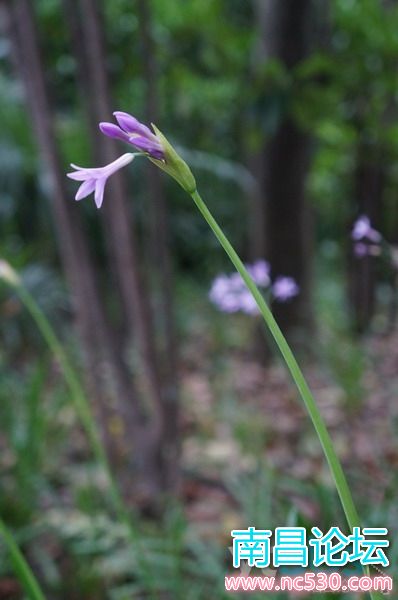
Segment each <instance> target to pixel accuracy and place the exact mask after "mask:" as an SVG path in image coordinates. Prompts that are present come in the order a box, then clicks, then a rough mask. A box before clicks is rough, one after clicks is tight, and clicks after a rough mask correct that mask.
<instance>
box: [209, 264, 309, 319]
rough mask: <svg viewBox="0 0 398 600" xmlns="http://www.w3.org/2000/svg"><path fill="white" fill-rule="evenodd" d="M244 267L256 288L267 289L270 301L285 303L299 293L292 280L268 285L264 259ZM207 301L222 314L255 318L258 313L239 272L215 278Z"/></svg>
mask: <svg viewBox="0 0 398 600" xmlns="http://www.w3.org/2000/svg"><path fill="white" fill-rule="evenodd" d="M245 266H246V269H247V271H248V273H249V274H250V276H251V277H252V279H253V281H254V282H255V283H256V285H257V286H258V287H260V288H263V289H266V288H269V287H270V291H271V294H272V297H273V299H275V300H277V301H279V302H286V301H288V300H290V299H291V298H293V297H294V296H297V294H298V293H299V287H298V285H297V283H296V282H295V281H294V279H293V278H292V277H277V278H276V279H275V281H274V283H273V284H272V285H271V277H270V266H269V264H268V263H267V262H266V261H265V260H257V261H256V262H254V263H253V264H249V265H245ZM209 298H210V300H211V301H212V302H213V304H215V305H216V306H217V307H218V308H219V309H220V310H222V311H223V312H227V313H235V312H244V313H246V314H248V315H258V314H259V312H260V311H259V308H258V306H257V304H256V301H255V300H254V298H253V296H252V295H251V293H250V292H249V290H248V289H247V287H246V285H245V283H244V281H243V279H242V277H241V276H240V275H239V273H232V274H231V275H225V274H221V275H218V276H217V277H216V278H215V279H214V281H213V283H212V285H211V288H210V292H209Z"/></svg>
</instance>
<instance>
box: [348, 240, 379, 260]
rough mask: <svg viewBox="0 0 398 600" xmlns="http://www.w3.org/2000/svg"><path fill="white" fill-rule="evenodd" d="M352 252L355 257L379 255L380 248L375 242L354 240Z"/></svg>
mask: <svg viewBox="0 0 398 600" xmlns="http://www.w3.org/2000/svg"><path fill="white" fill-rule="evenodd" d="M354 254H355V256H356V257H357V258H363V257H364V256H380V254H381V248H380V246H377V245H375V244H364V243H363V242H356V244H354Z"/></svg>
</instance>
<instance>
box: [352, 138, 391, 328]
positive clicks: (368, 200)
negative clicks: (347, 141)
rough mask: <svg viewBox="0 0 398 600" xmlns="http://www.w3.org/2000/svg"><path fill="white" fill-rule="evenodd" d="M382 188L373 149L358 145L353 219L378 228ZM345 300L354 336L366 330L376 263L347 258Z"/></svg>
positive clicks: (372, 304) (380, 164)
mask: <svg viewBox="0 0 398 600" xmlns="http://www.w3.org/2000/svg"><path fill="white" fill-rule="evenodd" d="M384 184H385V172H384V168H383V161H382V158H381V157H380V156H376V155H375V151H374V148H373V146H372V145H371V146H369V145H368V144H366V143H365V142H363V141H361V142H359V145H358V149H357V162H356V169H355V173H354V201H355V205H356V208H355V210H356V216H358V215H367V216H368V217H369V218H370V220H371V222H372V225H373V226H374V227H376V228H377V227H378V226H379V223H380V220H381V215H382V198H383V191H384ZM348 281H349V297H350V304H351V311H352V315H353V322H354V328H355V330H356V331H357V332H358V333H362V332H364V331H366V329H367V328H368V327H369V325H370V322H371V320H372V317H373V315H374V309H375V291H376V259H375V258H374V257H372V256H364V257H362V258H361V259H358V258H356V257H355V256H351V259H350V264H349V273H348Z"/></svg>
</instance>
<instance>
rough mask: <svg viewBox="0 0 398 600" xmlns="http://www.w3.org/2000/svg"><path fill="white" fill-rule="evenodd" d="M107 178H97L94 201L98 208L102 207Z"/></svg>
mask: <svg viewBox="0 0 398 600" xmlns="http://www.w3.org/2000/svg"><path fill="white" fill-rule="evenodd" d="M105 183H106V178H105V177H103V178H102V179H97V180H96V182H95V194H94V201H95V204H96V206H97V208H101V206H102V202H103V200H104V190H105Z"/></svg>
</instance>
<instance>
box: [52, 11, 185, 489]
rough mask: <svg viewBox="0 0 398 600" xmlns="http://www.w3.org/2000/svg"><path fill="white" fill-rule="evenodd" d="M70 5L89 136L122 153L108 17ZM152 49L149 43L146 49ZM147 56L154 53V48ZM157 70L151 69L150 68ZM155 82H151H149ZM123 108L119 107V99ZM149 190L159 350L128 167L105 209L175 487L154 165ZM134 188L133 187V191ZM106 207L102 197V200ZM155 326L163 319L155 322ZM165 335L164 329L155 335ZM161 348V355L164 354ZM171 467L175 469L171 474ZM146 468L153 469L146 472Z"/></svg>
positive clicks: (161, 222)
mask: <svg viewBox="0 0 398 600" xmlns="http://www.w3.org/2000/svg"><path fill="white" fill-rule="evenodd" d="M64 5H65V8H66V13H67V15H68V20H69V23H70V30H71V34H72V36H73V47H74V49H75V55H76V58H77V64H78V79H79V81H80V87H81V90H82V92H83V94H82V95H83V97H84V99H85V103H86V108H87V113H88V115H89V125H90V132H91V138H92V140H93V149H94V156H95V160H96V161H103V162H110V161H111V160H114V159H115V158H116V156H117V155H118V154H120V152H121V149H120V144H117V143H115V142H113V140H110V139H109V138H105V137H103V136H102V135H101V134H99V132H98V122H100V121H103V120H109V119H110V118H111V115H112V111H113V109H114V108H115V107H113V106H112V99H111V92H110V85H109V79H108V75H107V70H106V45H105V40H104V20H103V15H102V11H101V4H100V3H98V2H94V1H93V0H80V8H81V12H80V14H79V11H78V10H77V9H78V8H79V4H78V6H76V3H75V2H74V1H72V0H64ZM148 51H149V53H150V51H151V49H150V48H149V49H148ZM148 61H149V62H150V61H151V57H150V55H149V58H148ZM151 75H152V71H151ZM152 82H153V83H152ZM153 84H154V79H153V78H152V77H151V84H150V87H151V89H150V90H148V99H149V109H150V114H148V117H149V116H151V118H152V119H154V116H153V115H154V114H155V112H156V98H155V99H154V100H151V99H150V98H153V92H154V90H153V89H152V87H153ZM119 108H120V107H119ZM148 187H149V192H150V194H151V196H152V198H153V203H154V204H155V205H156V206H157V207H158V208H157V210H156V211H155V214H154V222H155V230H156V231H155V233H156V243H154V247H155V248H158V249H160V251H159V252H157V256H156V264H157V265H158V268H159V271H160V273H161V274H162V281H161V290H162V291H161V297H162V299H163V300H164V302H162V304H161V306H160V310H159V311H158V313H159V314H161V316H163V321H164V325H165V333H166V335H165V340H166V344H165V348H164V349H163V350H164V352H163V355H159V353H158V351H157V350H158V349H157V348H156V344H155V336H154V323H153V315H152V312H151V306H150V299H149V295H148V291H147V289H146V282H145V281H144V278H143V276H142V275H143V274H142V272H140V269H139V266H138V263H142V262H143V261H142V257H140V256H139V254H138V253H137V243H136V240H135V235H134V223H133V211H131V210H129V209H128V203H127V198H128V194H129V193H130V192H128V191H127V181H126V177H125V173H124V172H119V173H117V174H115V176H113V177H112V179H111V181H110V182H109V185H108V187H107V195H108V196H109V202H107V203H106V207H107V210H105V211H104V213H103V215H104V225H105V233H106V238H107V242H108V246H109V248H110V253H111V256H112V262H113V264H115V265H116V278H117V281H118V284H119V288H120V293H121V297H122V305H123V307H124V314H125V321H126V323H127V324H128V325H129V329H130V332H131V333H132V334H134V337H135V338H137V341H138V349H139V352H140V355H141V359H142V364H143V367H144V372H145V373H146V379H147V389H148V392H149V396H150V401H151V404H152V414H151V419H150V422H149V423H148V427H147V436H148V439H150V440H151V443H152V446H153V449H152V456H153V458H154V464H153V465H152V468H151V470H150V471H151V473H152V477H155V479H156V480H157V485H158V487H159V489H170V488H171V487H172V481H174V480H175V479H176V474H177V472H178V463H177V460H176V452H175V451H172V448H171V446H172V447H173V448H176V446H177V443H178V442H177V440H178V435H177V434H178V432H177V431H176V429H175V427H176V425H175V424H176V423H177V411H176V410H175V407H176V405H177V404H176V403H177V398H176V380H175V373H176V368H175V362H174V355H175V350H174V348H175V344H174V336H173V325H172V310H171V289H170V262H169V249H168V243H167V239H166V216H165V200H164V194H163V190H162V186H161V181H160V178H159V175H158V172H157V171H156V170H155V169H154V168H153V167H152V169H151V173H150V177H149V178H148ZM130 195H131V194H130ZM104 207H105V204H104ZM107 225H108V227H106V226H107ZM156 325H157V326H158V323H157V324H156ZM156 337H160V336H158V335H157V336H156ZM162 356H163V361H162V360H161V359H162ZM170 422H172V423H173V425H172V429H173V434H172V435H170V433H169V432H170V429H171V428H170ZM172 473H173V475H172ZM148 476H149V473H148Z"/></svg>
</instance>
